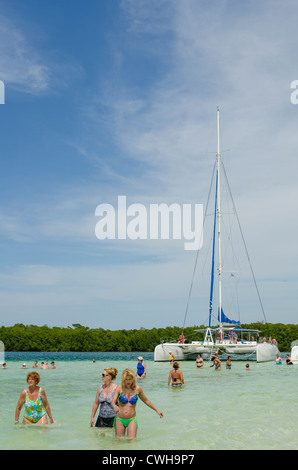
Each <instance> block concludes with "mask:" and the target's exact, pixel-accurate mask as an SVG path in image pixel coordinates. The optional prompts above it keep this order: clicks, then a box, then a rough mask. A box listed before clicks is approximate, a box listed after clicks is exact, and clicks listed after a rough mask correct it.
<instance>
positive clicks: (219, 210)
mask: <svg viewBox="0 0 298 470" xmlns="http://www.w3.org/2000/svg"><path fill="white" fill-rule="evenodd" d="M219 132H220V131H219V108H217V154H216V162H217V177H218V181H217V185H218V186H217V239H218V267H217V269H218V316H219V326H220V329H221V328H222V318H221V311H222V292H221V274H222V264H221V191H220V161H221V154H220V134H219ZM221 336H222V331H221ZM221 339H222V338H221Z"/></svg>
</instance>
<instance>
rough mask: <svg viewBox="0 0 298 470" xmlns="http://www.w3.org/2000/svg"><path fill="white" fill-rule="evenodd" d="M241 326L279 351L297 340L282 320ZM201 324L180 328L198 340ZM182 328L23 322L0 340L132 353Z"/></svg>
mask: <svg viewBox="0 0 298 470" xmlns="http://www.w3.org/2000/svg"><path fill="white" fill-rule="evenodd" d="M241 326H242V327H243V328H250V329H257V330H260V332H261V333H260V336H266V337H267V338H269V337H270V336H271V338H272V339H273V338H275V339H276V340H277V342H278V346H279V350H280V351H281V352H283V351H290V348H291V343H292V341H294V340H296V339H298V325H293V324H287V325H285V324H282V323H266V324H264V323H250V324H242V325H241ZM203 328H205V327H204V326H203V325H201V326H193V327H187V328H184V329H183V333H184V337H185V338H186V339H188V341H189V342H191V341H201V340H202V339H203V334H202V333H199V332H197V331H196V330H197V329H203ZM181 332H182V327H178V326H173V327H169V326H168V327H166V328H152V329H146V328H140V329H138V330H137V329H134V330H105V329H103V328H89V327H87V326H82V325H80V324H79V323H75V324H73V325H72V326H68V327H63V328H61V327H56V326H55V327H49V326H47V325H44V326H37V325H23V324H22V323H18V324H16V325H14V326H8V327H7V326H2V327H0V341H2V342H3V343H4V347H5V351H36V352H38V351H40V352H42V351H45V352H113V351H114V352H134V351H147V352H151V351H154V348H155V346H157V345H158V344H160V342H162V341H174V342H175V341H178V338H179V336H180V334H181Z"/></svg>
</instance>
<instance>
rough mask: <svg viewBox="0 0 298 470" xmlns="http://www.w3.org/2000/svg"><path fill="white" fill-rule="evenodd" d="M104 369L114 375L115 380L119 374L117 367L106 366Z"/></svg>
mask: <svg viewBox="0 0 298 470" xmlns="http://www.w3.org/2000/svg"><path fill="white" fill-rule="evenodd" d="M104 370H105V371H106V372H107V373H108V374H109V375H110V376H111V377H112V380H115V378H116V377H117V374H118V370H117V369H115V367H106V368H105V369H104Z"/></svg>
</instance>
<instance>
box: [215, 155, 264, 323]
mask: <svg viewBox="0 0 298 470" xmlns="http://www.w3.org/2000/svg"><path fill="white" fill-rule="evenodd" d="M221 163H222V167H223V170H224V175H225V179H226V182H227V186H228V189H229V193H230V196H231V200H232V203H233V205H234V210H235V215H236V218H237V222H238V225H239V229H240V233H241V237H242V241H243V244H244V248H245V252H246V256H247V259H248V263H249V266H250V270H251V274H252V277H253V280H254V284H255V288H256V291H257V294H258V298H259V302H260V305H261V309H262V312H263V315H264V319H265V322H266V324H267V325H268V322H267V318H266V315H265V310H264V307H263V303H262V299H261V296H260V292H259V289H258V286H257V281H256V278H255V274H254V271H253V268H252V264H251V261H250V257H249V254H248V249H247V246H246V243H245V239H244V235H243V232H242V227H241V225H240V220H239V217H238V213H237V210H236V206H235V204H234V199H233V196H232V192H231V188H230V184H229V181H228V177H227V174H226V170H225V167H224V165H223V162H221Z"/></svg>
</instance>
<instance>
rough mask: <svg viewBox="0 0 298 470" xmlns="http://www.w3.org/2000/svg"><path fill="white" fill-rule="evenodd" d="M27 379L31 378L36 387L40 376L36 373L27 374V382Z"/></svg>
mask: <svg viewBox="0 0 298 470" xmlns="http://www.w3.org/2000/svg"><path fill="white" fill-rule="evenodd" d="M29 377H32V378H33V379H34V381H35V383H36V385H37V384H39V382H40V376H39V373H38V372H29V374H28V375H27V382H28V380H29Z"/></svg>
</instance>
